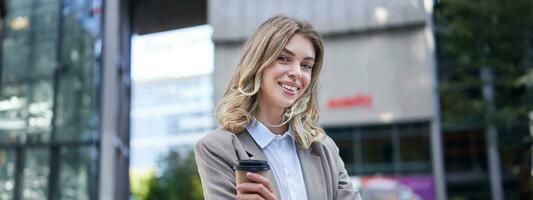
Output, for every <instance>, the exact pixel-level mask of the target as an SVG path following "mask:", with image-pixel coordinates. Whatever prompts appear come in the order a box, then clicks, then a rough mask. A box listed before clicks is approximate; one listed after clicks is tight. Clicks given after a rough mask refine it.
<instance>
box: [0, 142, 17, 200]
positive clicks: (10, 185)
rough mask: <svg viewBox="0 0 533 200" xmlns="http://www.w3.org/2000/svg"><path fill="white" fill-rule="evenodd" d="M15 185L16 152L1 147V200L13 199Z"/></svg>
mask: <svg viewBox="0 0 533 200" xmlns="http://www.w3.org/2000/svg"><path fill="white" fill-rule="evenodd" d="M14 187H15V152H14V151H13V150H4V149H0V200H8V199H13V189H14Z"/></svg>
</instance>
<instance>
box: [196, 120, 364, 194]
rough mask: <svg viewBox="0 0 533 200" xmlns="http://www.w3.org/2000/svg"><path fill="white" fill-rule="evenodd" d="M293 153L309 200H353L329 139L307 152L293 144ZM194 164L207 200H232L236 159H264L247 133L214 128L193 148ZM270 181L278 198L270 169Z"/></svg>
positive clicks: (340, 164) (352, 190) (346, 178)
mask: <svg viewBox="0 0 533 200" xmlns="http://www.w3.org/2000/svg"><path fill="white" fill-rule="evenodd" d="M296 151H297V154H298V158H299V159H300V164H301V166H302V172H303V176H304V181H305V186H306V190H307V196H308V199H309V200H315V199H316V200H326V199H341V200H344V199H355V196H356V192H355V190H354V188H353V186H352V184H351V181H350V177H349V176H348V173H347V172H346V169H345V168H344V163H343V161H342V160H341V158H340V157H339V150H338V148H337V146H336V145H335V143H334V142H333V140H332V139H331V138H330V137H328V136H325V137H324V138H323V139H322V140H320V141H319V142H314V143H313V144H312V145H311V147H310V148H309V149H304V148H302V147H299V146H298V145H297V147H296ZM195 156H196V164H197V165H198V172H199V173H200V178H201V180H202V187H203V192H204V197H205V199H207V200H223V199H235V196H236V190H235V170H234V169H233V165H234V164H235V163H236V161H237V160H238V159H248V158H252V159H262V160H267V158H266V156H265V154H264V153H263V151H262V150H261V148H260V147H259V146H258V145H257V144H256V142H255V140H254V139H253V138H252V137H251V136H250V134H249V133H248V131H246V130H245V131H243V132H242V133H240V134H233V133H231V132H229V131H227V130H225V129H222V128H218V129H216V130H214V131H213V132H212V133H210V134H208V135H207V136H205V137H203V138H202V139H200V141H198V143H197V144H196V147H195ZM267 178H268V179H269V180H270V183H271V184H272V186H273V188H274V190H276V191H275V192H276V194H277V195H278V199H279V191H278V187H277V183H276V179H275V178H274V174H273V173H272V170H270V171H269V173H268V175H267Z"/></svg>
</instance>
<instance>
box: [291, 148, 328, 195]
mask: <svg viewBox="0 0 533 200" xmlns="http://www.w3.org/2000/svg"><path fill="white" fill-rule="evenodd" d="M296 153H297V154H298V158H299V159H300V166H301V168H302V174H303V176H304V182H305V189H306V190H307V199H308V200H315V199H316V200H320V199H328V197H327V193H326V189H327V188H326V187H327V185H326V179H325V176H324V168H323V166H322V162H321V159H320V156H318V155H316V154H317V153H318V151H317V150H316V149H315V148H313V146H311V147H310V148H309V149H304V148H302V147H300V146H299V145H296Z"/></svg>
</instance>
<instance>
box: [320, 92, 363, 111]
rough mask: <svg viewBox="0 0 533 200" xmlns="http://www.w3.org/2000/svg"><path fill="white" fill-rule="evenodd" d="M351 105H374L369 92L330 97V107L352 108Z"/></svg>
mask: <svg viewBox="0 0 533 200" xmlns="http://www.w3.org/2000/svg"><path fill="white" fill-rule="evenodd" d="M351 107H364V108H370V107H372V96H370V95H367V94H357V95H354V96H348V97H341V98H330V99H329V100H328V108H331V109H334V108H351Z"/></svg>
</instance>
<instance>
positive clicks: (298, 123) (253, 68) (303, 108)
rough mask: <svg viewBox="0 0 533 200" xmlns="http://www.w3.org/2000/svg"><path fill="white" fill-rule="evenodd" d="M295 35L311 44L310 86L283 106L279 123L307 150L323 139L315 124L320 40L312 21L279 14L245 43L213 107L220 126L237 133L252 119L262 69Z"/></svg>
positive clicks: (316, 120) (321, 132)
mask: <svg viewBox="0 0 533 200" xmlns="http://www.w3.org/2000/svg"><path fill="white" fill-rule="evenodd" d="M295 34H300V35H302V36H304V37H305V38H307V39H309V41H311V43H312V44H313V47H314V50H315V54H316V55H315V65H314V67H313V71H312V74H311V82H310V83H309V86H308V87H307V89H306V90H305V91H304V94H302V96H301V97H300V98H299V99H298V100H296V102H295V103H294V104H293V105H291V106H290V107H288V108H286V109H285V113H284V115H283V120H282V124H281V125H283V124H285V123H287V122H288V123H290V125H291V129H292V133H293V136H294V138H295V141H296V144H298V145H300V146H302V147H304V148H306V149H307V148H309V147H310V146H311V143H313V142H314V141H318V140H320V139H322V137H323V136H324V130H323V129H322V128H320V127H319V126H318V124H317V122H318V116H319V113H318V106H317V100H316V85H317V78H318V74H319V73H320V70H321V69H322V64H323V59H324V47H323V45H322V39H321V38H320V35H319V34H318V33H317V32H316V31H315V30H314V28H313V27H312V26H311V24H309V23H307V22H305V21H300V20H296V19H293V18H289V17H286V16H281V15H280V16H274V17H272V18H270V19H268V20H267V21H265V22H264V23H263V24H262V25H261V26H259V28H258V29H257V30H256V31H255V32H254V33H253V34H252V36H251V37H250V38H249V39H248V40H247V41H246V43H245V44H244V54H243V56H242V57H241V60H240V62H239V64H238V65H237V68H236V71H235V73H234V75H233V78H232V79H231V81H230V83H229V85H228V88H227V89H226V92H225V93H224V96H223V97H222V99H221V100H220V102H219V104H218V105H217V108H216V118H217V121H218V123H219V124H220V125H221V126H222V127H223V128H225V129H227V130H229V131H231V132H233V133H235V134H238V133H241V132H243V131H244V129H245V128H246V126H247V125H248V124H249V123H251V122H252V120H253V116H256V114H257V111H258V102H257V94H258V92H259V89H260V87H261V84H260V83H261V78H262V75H263V71H264V70H265V68H266V67H268V66H269V65H270V64H271V63H272V62H275V61H276V59H277V57H278V56H279V55H280V53H281V51H282V50H283V48H285V46H286V45H287V43H288V41H289V39H290V38H291V37H292V36H293V35H295Z"/></svg>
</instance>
